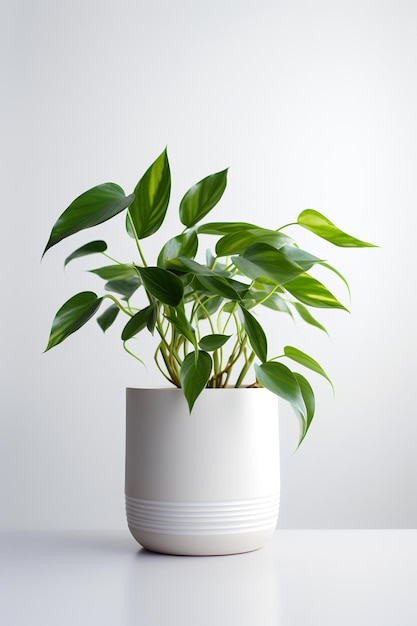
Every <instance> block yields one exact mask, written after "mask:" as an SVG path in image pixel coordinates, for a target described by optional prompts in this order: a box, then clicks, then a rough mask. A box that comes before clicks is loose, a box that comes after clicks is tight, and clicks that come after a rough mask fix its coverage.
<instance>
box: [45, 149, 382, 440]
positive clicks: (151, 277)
mask: <svg viewBox="0 0 417 626" xmlns="http://www.w3.org/2000/svg"><path fill="white" fill-rule="evenodd" d="M226 183H227V170H223V171H221V172H217V173H215V174H212V175H211V176H207V177H206V178H204V179H203V180H201V181H200V182H198V183H196V184H195V185H194V186H193V187H191V189H189V190H188V191H187V192H186V194H185V195H184V197H183V198H182V200H181V202H180V206H179V218H180V221H181V222H182V224H183V226H184V228H183V230H182V232H180V233H179V234H178V235H176V236H175V237H173V238H172V239H170V240H169V241H167V243H166V244H165V245H164V246H163V247H162V249H161V251H160V252H159V254H158V256H157V259H156V261H154V262H153V264H148V262H147V260H146V259H145V256H144V254H143V251H142V247H141V240H142V239H145V238H147V237H150V236H151V235H153V234H154V233H156V232H157V231H158V229H159V228H160V226H161V225H162V223H163V221H164V218H165V215H166V212H167V209H168V205H169V199H170V192H171V173H170V167H169V161H168V155H167V151H166V150H164V151H163V152H162V154H161V155H160V156H159V157H158V158H157V159H156V161H155V162H154V163H153V164H152V165H151V166H150V167H149V169H148V170H147V171H146V172H145V174H144V175H143V177H142V178H141V179H140V181H139V182H138V184H137V185H136V187H135V190H134V193H132V194H130V195H125V192H124V191H123V189H122V188H121V187H119V186H118V185H115V184H114V183H105V184H102V185H98V186H97V187H94V188H93V189H90V190H89V191H86V192H85V193H83V194H82V195H81V196H79V197H78V198H76V199H75V200H74V202H72V204H70V206H69V207H68V208H67V209H66V210H65V211H64V212H63V213H62V215H61V216H60V217H59V219H58V220H57V222H56V223H55V225H54V227H53V228H52V231H51V235H50V238H49V240H48V243H47V245H46V248H45V251H44V254H45V252H46V251H47V250H48V249H49V248H51V247H52V246H54V245H55V244H57V243H58V242H60V241H62V240H63V239H65V238H66V237H68V236H70V235H73V234H75V233H77V232H79V231H81V230H84V229H87V228H91V227H94V226H97V225H98V224H101V223H103V222H105V221H107V220H109V219H111V218H113V217H114V216H116V215H118V214H119V213H121V212H126V231H127V234H128V235H129V237H131V238H132V240H133V243H134V245H135V247H136V250H137V253H138V261H137V262H135V263H126V262H119V261H116V260H115V259H113V258H112V257H110V256H109V255H108V254H107V253H106V250H107V244H106V242H104V241H101V240H95V241H91V242H90V243H87V244H85V245H83V246H81V247H80V248H78V249H77V250H75V251H74V252H73V253H72V254H70V255H69V256H68V257H67V258H66V260H65V265H67V264H68V263H69V262H70V261H72V260H74V259H77V258H80V257H84V256H86V255H92V254H101V255H104V257H105V258H106V259H107V260H109V261H110V264H107V265H104V266H103V267H98V268H96V269H93V270H90V271H91V272H92V273H93V274H95V275H96V276H98V277H100V278H101V279H103V280H104V281H105V284H104V292H105V293H104V295H101V296H98V295H96V294H95V293H94V292H91V291H87V292H81V293H78V294H76V295H75V296H73V297H72V298H70V299H69V300H68V301H67V302H66V303H65V304H64V305H63V306H62V307H61V308H60V309H59V311H58V312H57V314H56V316H55V319H54V321H53V324H52V330H51V333H50V337H49V341H48V345H47V348H46V350H49V349H50V348H52V347H54V346H56V345H57V344H59V343H61V342H62V341H64V339H66V338H67V337H68V336H69V335H71V334H72V333H74V332H75V331H76V330H78V329H79V328H80V327H82V326H83V325H84V324H85V323H86V322H87V321H88V320H89V319H90V318H92V317H93V316H94V315H95V314H96V313H97V312H98V310H99V309H100V307H101V306H102V305H103V303H104V302H105V301H108V300H110V306H109V307H107V308H105V309H104V311H102V312H101V314H100V315H99V316H98V317H97V322H98V324H99V325H100V327H101V329H102V330H103V332H104V331H106V330H107V329H108V328H110V326H111V325H112V324H113V323H114V322H115V321H116V319H117V318H118V316H119V314H120V313H121V314H122V315H123V316H125V318H126V317H127V321H126V322H125V324H124V327H123V329H122V332H121V339H122V342H123V346H124V348H125V350H126V351H127V352H128V353H129V354H131V355H132V356H135V357H136V358H138V360H141V359H140V358H139V357H138V356H137V355H135V354H134V353H133V352H132V350H131V349H130V347H129V348H128V347H127V343H128V342H130V341H131V340H132V339H134V338H136V337H137V336H138V335H139V333H141V332H144V331H148V332H150V333H151V334H152V335H154V336H155V341H156V351H155V357H154V358H155V362H156V364H157V366H158V368H159V370H160V372H161V374H162V375H163V376H164V377H165V379H166V380H167V381H168V382H169V383H171V384H172V385H175V386H176V387H181V388H182V389H183V392H184V395H185V397H186V399H187V402H188V405H189V409H190V411H191V409H192V407H193V404H194V402H195V401H196V399H197V398H198V396H199V394H200V393H201V391H202V390H203V389H204V388H205V387H211V388H214V387H226V386H229V385H234V386H235V387H239V386H242V385H244V384H245V386H264V387H266V388H267V389H269V390H270V391H272V392H273V393H275V394H276V395H278V396H280V397H281V398H284V399H285V400H287V401H288V402H289V403H290V404H291V405H292V407H293V409H294V411H295V414H296V416H297V418H298V419H299V421H300V424H301V431H300V432H301V434H300V443H301V441H302V440H303V439H304V437H305V435H306V433H307V431H308V428H309V426H310V424H311V421H312V418H313V415H314V406H315V400H314V394H313V390H312V388H311V385H310V383H309V382H308V381H307V380H306V379H305V378H304V376H302V375H301V374H300V373H298V372H294V371H292V370H291V369H290V368H289V367H288V366H287V365H284V363H282V360H283V359H284V360H285V359H286V360H287V362H288V361H289V362H293V363H297V364H298V365H301V366H303V367H304V368H306V369H308V370H311V371H313V372H315V373H317V374H319V375H321V376H323V377H324V378H325V379H326V380H328V381H329V382H330V384H332V383H331V381H330V379H329V377H328V376H327V374H326V372H325V371H324V370H323V368H322V367H321V366H320V365H319V363H317V361H316V360H315V359H313V358H312V357H311V356H309V355H307V354H305V353H304V352H302V351H301V350H299V349H298V348H295V347H293V346H285V347H284V348H283V353H282V354H281V355H279V356H273V357H271V356H268V340H267V337H266V334H265V331H264V329H263V327H262V325H261V323H260V322H259V320H258V317H257V316H256V315H255V309H256V310H257V311H261V310H262V308H265V307H268V308H269V309H272V310H273V311H275V312H276V313H278V314H282V313H286V314H290V315H291V316H298V317H299V318H301V320H303V321H304V322H306V323H307V324H310V325H312V326H314V327H316V328H318V329H320V330H323V331H324V332H326V330H325V328H324V327H323V326H322V325H321V324H320V323H319V322H318V321H317V320H316V319H315V317H314V316H313V315H312V313H311V311H310V308H319V309H320V308H326V309H342V310H347V309H346V307H345V306H344V305H343V304H342V303H341V302H340V301H339V300H338V299H337V298H336V297H335V296H334V295H333V293H331V292H330V290H329V289H328V288H327V287H326V286H325V285H324V284H322V283H321V282H319V281H318V280H317V279H316V278H314V277H313V276H312V275H311V274H310V270H311V269H313V268H314V266H317V265H321V266H323V267H325V268H327V269H328V270H329V271H331V272H334V273H336V275H337V276H338V277H339V278H340V279H341V280H342V281H343V282H344V283H345V284H346V285H347V282H346V280H345V278H344V277H343V276H342V275H341V274H340V272H338V271H337V270H335V268H333V267H332V266H330V265H329V264H328V263H325V262H324V261H323V260H321V259H319V258H317V257H316V256H314V255H313V254H311V253H309V252H307V251H305V250H302V249H301V248H300V247H299V246H298V245H297V243H296V242H295V241H294V239H292V238H291V237H290V236H288V235H287V234H286V233H284V232H283V230H284V229H286V228H288V227H290V226H295V225H297V226H299V227H302V228H304V229H307V230H309V231H311V232H312V233H314V234H315V235H317V236H318V237H321V238H323V239H325V240H327V241H328V242H330V243H332V244H334V245H336V246H341V247H346V248H352V247H353V248H361V247H373V244H370V243H366V242H364V241H361V240H359V239H356V238H355V237H352V236H350V235H348V234H347V233H345V232H343V231H341V230H340V229H339V228H337V227H336V226H335V225H334V224H332V222H330V221H329V220H328V219H327V218H326V217H324V216H323V215H321V214H320V213H318V212H317V211H314V210H312V209H307V210H305V211H303V212H302V213H300V215H299V216H298V218H297V221H296V222H294V223H291V224H287V225H285V226H283V227H281V228H277V229H276V230H271V229H268V228H263V227H261V226H257V225H255V224H248V223H245V222H206V223H201V220H203V218H205V217H206V215H207V214H208V213H209V212H210V211H211V210H212V209H213V208H214V207H215V206H216V205H217V203H218V202H219V200H220V199H221V198H222V196H223V193H224V191H225V188H226ZM204 235H212V236H216V237H217V241H216V245H215V254H213V253H212V252H211V251H207V253H206V260H205V262H201V260H199V261H197V260H196V257H197V253H198V249H199V244H200V240H201V238H202V237H204ZM347 286H348V285H347ZM133 297H135V298H133ZM133 299H135V303H134V302H133ZM252 365H254V372H255V374H256V378H255V380H253V381H252V382H251V383H245V380H246V377H247V376H248V375H249V374H250V372H252V371H253V369H252ZM233 376H234V378H233Z"/></svg>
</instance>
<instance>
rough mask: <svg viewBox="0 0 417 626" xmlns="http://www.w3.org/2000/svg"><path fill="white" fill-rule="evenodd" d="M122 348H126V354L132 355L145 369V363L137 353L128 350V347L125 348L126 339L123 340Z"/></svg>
mask: <svg viewBox="0 0 417 626" xmlns="http://www.w3.org/2000/svg"><path fill="white" fill-rule="evenodd" d="M123 348H124V349H125V350H126V352H127V353H128V354H130V356H133V358H134V359H136V360H137V361H139V363H142V365H143V367H144V368H145V369H146V365H145V363H144V362H143V361H142V359H140V358H139V357H138V356H137V354H135V353H134V352H132V351H131V350H129V348H127V346H126V341H124V342H123Z"/></svg>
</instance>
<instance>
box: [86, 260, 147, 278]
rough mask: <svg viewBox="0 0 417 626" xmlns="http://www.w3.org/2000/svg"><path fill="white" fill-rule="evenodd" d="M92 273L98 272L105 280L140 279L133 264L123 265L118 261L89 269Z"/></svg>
mask: <svg viewBox="0 0 417 626" xmlns="http://www.w3.org/2000/svg"><path fill="white" fill-rule="evenodd" d="M89 272H91V274H96V275H97V276H100V278H103V280H126V279H127V278H137V279H139V276H138V273H137V271H136V270H135V268H134V267H133V265H123V264H122V263H118V264H117V265H105V266H104V267H98V268H97V269H95V270H89Z"/></svg>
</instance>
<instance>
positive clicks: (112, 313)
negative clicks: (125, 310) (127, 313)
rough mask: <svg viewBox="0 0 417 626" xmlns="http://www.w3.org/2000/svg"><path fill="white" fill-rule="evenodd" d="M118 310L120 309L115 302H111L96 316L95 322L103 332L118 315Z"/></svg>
mask: <svg viewBox="0 0 417 626" xmlns="http://www.w3.org/2000/svg"><path fill="white" fill-rule="evenodd" d="M119 311H120V309H119V307H118V306H117V304H112V305H111V306H109V307H108V308H107V309H106V310H105V311H104V313H102V314H101V315H100V316H99V317H98V318H97V323H98V325H99V326H100V328H101V330H102V331H103V333H105V332H106V330H107V329H108V328H110V326H111V325H112V324H113V322H114V321H115V319H116V317H117V316H118V315H119Z"/></svg>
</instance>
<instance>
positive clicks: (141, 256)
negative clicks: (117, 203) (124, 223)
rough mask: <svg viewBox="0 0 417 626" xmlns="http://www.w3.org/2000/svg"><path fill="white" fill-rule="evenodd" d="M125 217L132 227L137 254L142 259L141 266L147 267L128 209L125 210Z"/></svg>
mask: <svg viewBox="0 0 417 626" xmlns="http://www.w3.org/2000/svg"><path fill="white" fill-rule="evenodd" d="M127 218H128V220H129V224H130V226H131V227H132V232H133V236H134V237H135V242H136V247H137V249H138V252H139V256H140V258H141V260H142V263H143V266H144V267H148V264H147V263H146V260H145V257H144V256H143V252H142V248H141V247H140V243H139V238H138V236H137V234H136V229H135V225H134V224H133V220H132V217H131V215H130V213H129V211H128V212H127Z"/></svg>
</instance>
